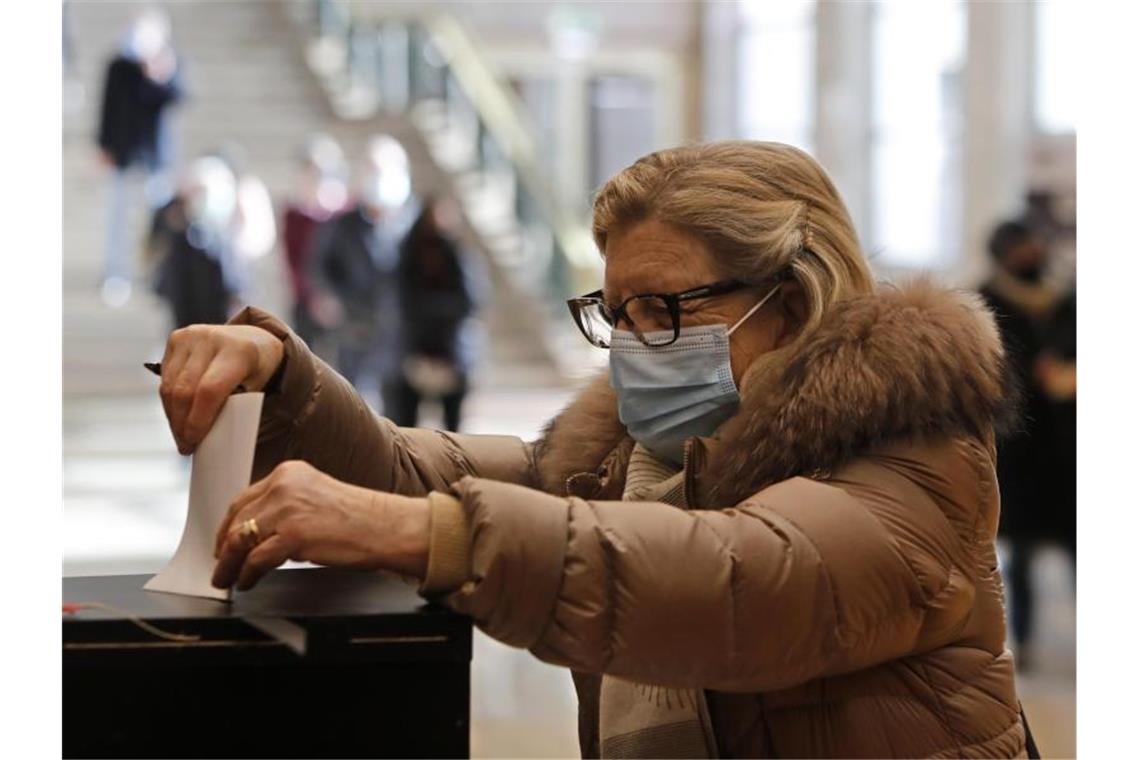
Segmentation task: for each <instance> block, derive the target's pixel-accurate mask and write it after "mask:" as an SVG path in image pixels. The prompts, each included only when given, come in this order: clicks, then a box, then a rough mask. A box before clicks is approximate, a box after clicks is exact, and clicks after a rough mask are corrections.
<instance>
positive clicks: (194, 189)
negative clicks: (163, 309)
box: [147, 155, 245, 328]
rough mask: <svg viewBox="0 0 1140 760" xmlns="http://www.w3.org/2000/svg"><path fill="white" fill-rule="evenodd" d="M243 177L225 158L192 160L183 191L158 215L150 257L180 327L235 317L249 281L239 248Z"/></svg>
mask: <svg viewBox="0 0 1140 760" xmlns="http://www.w3.org/2000/svg"><path fill="white" fill-rule="evenodd" d="M236 216H237V180H236V178H235V177H234V175H233V172H232V171H231V170H230V168H229V166H228V165H227V164H226V163H225V162H224V161H223V160H222V159H221V158H219V157H217V156H214V155H207V156H203V157H201V158H198V159H197V160H195V161H194V162H192V163H191V164H190V166H189V167H188V168H187V170H186V172H185V176H184V177H183V180H182V183H181V186H180V188H179V191H178V193H177V194H176V195H175V197H174V198H173V200H171V201H170V202H169V203H168V204H167V205H166V206H164V207H163V208H161V209H160V210H159V211H158V212H157V213H156V214H155V216H154V220H153V223H152V225H151V234H150V239H149V241H148V246H147V250H148V258H149V259H150V260H151V261H152V262H153V265H154V276H153V283H154V289H155V292H156V293H157V294H158V295H159V296H160V297H162V299H163V300H165V301H166V302H167V304H168V305H169V307H170V311H171V322H172V323H173V325H174V327H175V328H179V327H186V326H187V325H192V324H220V323H222V322H225V321H226V319H228V318H229V316H230V314H231V311H232V307H233V305H234V302H235V299H236V298H237V297H238V294H239V293H240V292H241V291H242V288H243V284H244V281H245V270H244V267H243V262H242V260H241V259H240V257H239V256H238V255H237V253H236V245H235V241H236V234H235V229H236V228H235V218H236Z"/></svg>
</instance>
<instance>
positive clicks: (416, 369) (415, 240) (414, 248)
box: [385, 198, 481, 431]
mask: <svg viewBox="0 0 1140 760" xmlns="http://www.w3.org/2000/svg"><path fill="white" fill-rule="evenodd" d="M459 214H460V212H459V208H458V204H457V203H456V202H455V201H454V200H453V199H451V198H441V199H438V200H433V201H430V202H428V203H425V204H424V208H423V211H422V212H421V213H420V216H419V218H418V219H417V220H416V223H415V224H414V225H413V226H412V229H411V231H410V232H409V233H408V236H407V237H406V238H405V239H404V241H403V243H402V244H401V245H400V262H399V269H398V272H397V283H398V284H399V291H400V317H401V338H402V339H401V342H400V348H401V361H400V362H399V364H398V365H397V366H396V367H395V368H394V369H395V370H396V371H395V372H393V373H392V374H390V375H389V377H388V378H386V390H385V398H386V399H389V406H388V409H387V414H388V416H389V417H390V418H391V419H392V420H393V421H395V423H396V424H397V425H401V426H404V427H415V426H416V423H417V420H418V417H419V414H418V412H419V404H420V401H421V400H422V399H424V398H433V399H438V400H439V401H440V403H441V404H442V406H443V422H444V427H445V428H447V429H448V430H451V431H457V430H459V424H460V420H461V411H462V406H463V400H464V398H465V397H466V395H467V389H468V374H469V371H470V369H471V365H472V363H473V361H474V358H475V356H474V353H475V346H474V342H475V335H474V328H475V325H474V322H473V319H472V317H473V316H474V313H475V309H476V305H477V301H478V292H479V290H480V289H481V288H480V284H479V280H480V278H479V277H478V273H477V271H476V270H475V268H474V267H475V261H474V259H473V258H472V257H470V256H467V255H465V252H464V251H463V250H462V249H461V248H460V246H459V244H458V243H457V241H456V240H455V237H454V230H455V228H456V226H457V225H458V223H459Z"/></svg>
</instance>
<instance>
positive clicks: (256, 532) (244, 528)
mask: <svg viewBox="0 0 1140 760" xmlns="http://www.w3.org/2000/svg"><path fill="white" fill-rule="evenodd" d="M241 533H242V535H243V536H247V537H249V538H251V539H253V541H252V543H251V544H250V548H253V547H254V546H257V545H258V544H260V543H261V529H259V528H258V527H257V518H255V517H251V518H249V519H248V520H246V521H245V522H243V523H242V524H241Z"/></svg>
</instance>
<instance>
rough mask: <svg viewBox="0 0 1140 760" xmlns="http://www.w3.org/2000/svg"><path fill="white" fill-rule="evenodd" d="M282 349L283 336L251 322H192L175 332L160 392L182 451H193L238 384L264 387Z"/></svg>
mask: <svg viewBox="0 0 1140 760" xmlns="http://www.w3.org/2000/svg"><path fill="white" fill-rule="evenodd" d="M284 354H285V347H284V344H283V343H282V342H281V340H280V339H279V338H277V337H276V336H274V335H273V334H271V333H269V332H268V331H266V330H263V329H261V328H260V327H253V326H252V325H191V326H190V327H184V328H182V329H180V330H175V331H174V332H173V333H171V334H170V338H169V340H167V342H166V353H165V354H164V355H163V357H162V384H161V385H160V386H159V395H160V396H162V407H163V409H164V410H165V411H166V419H167V421H168V422H169V423H170V432H171V433H173V435H174V441H175V443H177V444H178V451H179V452H180V453H182V454H189V453H191V452H193V451H194V449H195V448H196V447H197V446H198V444H199V443H201V441H202V439H203V438H204V437H205V436H206V433H207V432H209V430H210V428H211V426H213V424H214V420H215V419H216V418H217V416H218V412H219V411H220V410H221V408H222V405H223V404H224V403H225V402H226V399H227V398H228V397H229V395H230V394H231V393H233V392H234V390H236V389H237V387H238V386H239V385H241V386H244V387H245V389H246V390H249V391H259V390H261V389H262V388H264V387H265V384H266V383H268V382H269V379H270V378H271V377H273V373H274V372H275V371H276V370H277V367H278V366H280V364H281V360H282V357H283V356H284Z"/></svg>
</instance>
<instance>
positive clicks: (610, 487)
mask: <svg viewBox="0 0 1140 760" xmlns="http://www.w3.org/2000/svg"><path fill="white" fill-rule="evenodd" d="M235 321H238V322H242V323H249V324H256V325H260V326H263V327H265V328H266V329H268V330H270V331H271V332H274V333H275V334H277V335H279V336H281V337H283V338H284V340H285V345H286V356H287V362H288V364H287V369H286V371H285V374H284V377H283V384H282V387H281V390H280V394H279V395H278V396H276V397H273V398H270V399H268V400H267V403H266V407H265V411H264V413H263V421H262V429H261V433H260V439H259V446H258V450H257V457H256V463H255V475H256V476H257V477H260V476H262V475H264V474H266V473H268V472H269V470H271V469H272V467H273V466H274V465H276V464H277V463H278V462H280V461H282V460H285V459H292V458H300V459H305V460H308V461H309V462H311V463H312V464H313V465H315V466H316V467H318V468H320V469H322V470H324V471H326V472H328V473H330V474H332V475H334V476H336V477H338V478H341V479H343V480H346V481H350V482H353V483H357V484H360V485H364V486H367V487H371V488H376V489H383V490H389V491H395V492H399V493H403V494H408V495H423V494H428V493H429V492H436V493H433V494H432V496H431V502H432V537H431V556H430V559H429V569H428V578H427V580H426V581H425V583H424V586H423V592H424V593H425V594H429V595H431V594H440V595H442V599H443V601H444V602H445V603H446V604H448V605H450V606H451V607H453V608H454V609H456V610H459V611H461V612H464V613H467V614H470V615H471V616H472V617H473V618H474V620H475V621H476V623H477V624H478V625H479V626H480V627H481V628H482V629H483V630H484V631H485V632H487V633H488V634H489V635H491V636H493V637H495V638H497V639H499V640H501V641H504V642H506V643H508V644H512V645H514V646H518V647H526V648H528V649H529V650H530V651H531V652H533V653H534V654H535V656H537V657H538V658H540V659H542V660H545V661H547V662H551V663H556V664H561V665H565V666H567V667H569V668H571V669H573V670H574V671H576V674H575V675H576V677H575V681H576V683H577V685H578V689H579V696H580V702H581V704H580V721H579V725H580V734H581V740H582V750H583V754H584V755H586V756H592V755H596V753H597V750H598V748H597V732H596V729H597V725H598V722H597V713H596V710H597V682H598V680H599V679H598V677H597V674H600V673H608V674H612V675H616V676H621V677H625V678H628V679H630V680H634V681H637V682H641V683H649V684H659V685H663V686H676V687H691V688H703V689H704V690H705V693H706V696H707V702H708V706H709V713H710V717H711V720H712V723H713V726H714V729H715V736H716V741H717V749H718V751H719V753H720V754H721V755H722V756H725V757H775V756H783V757H902V756H907V757H913V756H931V757H1014V756H1024V755H1025V751H1026V750H1025V737H1024V732H1023V728H1022V724H1021V722H1020V720H1019V713H1018V701H1017V695H1016V693H1015V690H1014V678H1013V674H1014V671H1013V661H1012V658H1011V656H1010V653H1009V652H1008V651H1006V650H1005V648H1004V640H1005V627H1004V620H1003V604H1002V586H1001V580H1000V577H999V575H998V569H997V560H996V557H995V550H994V535H995V530H996V526H997V521H998V492H997V486H996V483H995V478H994V447H993V432H992V430H993V425H994V421H995V419H996V418H997V417H999V416H1000V415H1001V413H1002V410H1003V408H1004V402H1003V397H1004V393H1003V357H1002V352H1001V347H1000V341H999V338H998V335H997V333H996V331H995V328H994V323H993V320H992V318H991V316H990V314H989V313H988V312H987V311H986V310H985V309H984V308H983V307H982V306H981V305H980V303H979V302H978V301H977V300H976V298H974V297H972V296H970V295H966V294H961V293H955V292H951V291H945V290H941V289H938V288H936V287H934V286H931V285H928V284H917V285H913V286H909V287H907V288H905V289H901V290H896V289H883V290H881V291H880V292H878V293H876V294H875V295H873V296H867V297H862V298H859V299H855V300H851V301H848V302H844V303H842V304H840V305H838V306H837V307H836V308H834V309H833V311H832V312H831V314H830V316H829V317H828V318H827V319H826V320H825V322H824V324H823V325H822V326H821V328H820V329H819V330H818V332H817V333H815V334H814V336H813V337H811V338H810V339H809V340H808V341H807V343H806V344H805V345H803V346H802V347H801V348H800V349H799V350H798V351H797V353H796V355H795V356H794V357H792V358H791V359H790V360H788V359H786V358H784V359H781V360H780V361H778V362H777V361H765V359H764V357H762V358H761V360H759V361H758V362H757V364H756V365H754V366H753V367H751V368H750V369H749V371H748V375H747V376H746V378H745V380H744V381H743V382H742V383H741V385H742V388H743V392H742V396H743V399H742V404H741V409H740V411H739V413H738V414H737V415H736V416H735V417H733V418H732V419H731V420H729V421H728V422H726V423H725V424H724V425H723V426H722V427H721V429H720V430H719V431H718V432H717V436H716V438H715V439H693V440H691V441H690V442H689V445H688V447H687V451H686V464H685V474H684V478H683V482H684V489H685V493H684V495H683V496H684V498H683V503H685V504H687V505H689V507H690V508H689V509H687V510H682V509H676V508H673V507H669V506H666V505H663V504H655V503H638V502H622V501H618V500H619V499H620V498H621V493H622V486H623V478H624V473H625V463H626V461H627V459H628V456H629V452H630V450H631V448H632V441H631V440H630V439H629V437H628V436H627V435H626V432H625V430H624V429H623V427H622V426H621V424H620V422H619V421H618V419H617V411H616V403H615V397H614V394H613V392H612V390H611V389H610V388H609V386H608V384H607V382H606V380H605V378H599V379H598V380H597V381H595V382H594V383H593V384H591V385H590V386H589V387H588V388H587V389H586V390H585V391H584V392H583V393H582V394H581V395H580V396H579V397H578V398H577V399H576V400H575V401H574V402H573V403H572V404H570V406H569V407H568V408H567V409H566V410H564V411H563V412H562V413H561V414H559V415H558V416H557V417H556V418H555V419H554V420H553V421H552V423H551V424H550V425H549V426H548V428H547V431H546V433H545V434H544V436H543V437H542V439H541V440H540V441H538V442H537V443H534V444H526V443H524V442H522V441H520V440H518V439H516V438H509V437H500V436H469V435H455V434H448V433H441V432H434V431H427V430H413V429H402V428H397V427H395V426H394V425H392V424H391V423H390V422H388V421H387V420H384V419H382V418H377V417H375V416H374V415H372V414H371V413H370V412H369V410H368V409H367V407H366V406H365V405H364V403H363V402H362V401H361V400H360V399H359V397H358V396H357V395H356V393H355V392H354V391H353V390H352V389H351V388H350V387H349V386H348V384H347V383H346V382H345V381H344V380H342V379H341V378H340V377H339V376H337V375H336V374H335V373H334V372H332V371H331V370H330V369H329V368H328V367H326V366H325V365H324V364H322V363H321V362H320V361H319V360H317V359H316V358H314V357H313V356H312V354H310V353H309V351H308V350H307V349H306V348H305V346H304V345H303V344H302V343H301V342H300V341H299V340H298V339H297V338H296V337H295V336H293V335H292V333H290V332H289V331H288V329H287V328H285V327H284V325H282V324H281V323H280V322H279V321H277V320H275V319H273V318H272V317H270V316H269V315H267V314H265V313H263V312H259V311H257V310H254V309H248V310H246V311H245V312H243V313H242V314H240V315H239V316H238V317H237V318H236V319H235ZM775 358H778V357H775ZM449 494H450V495H449Z"/></svg>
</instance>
